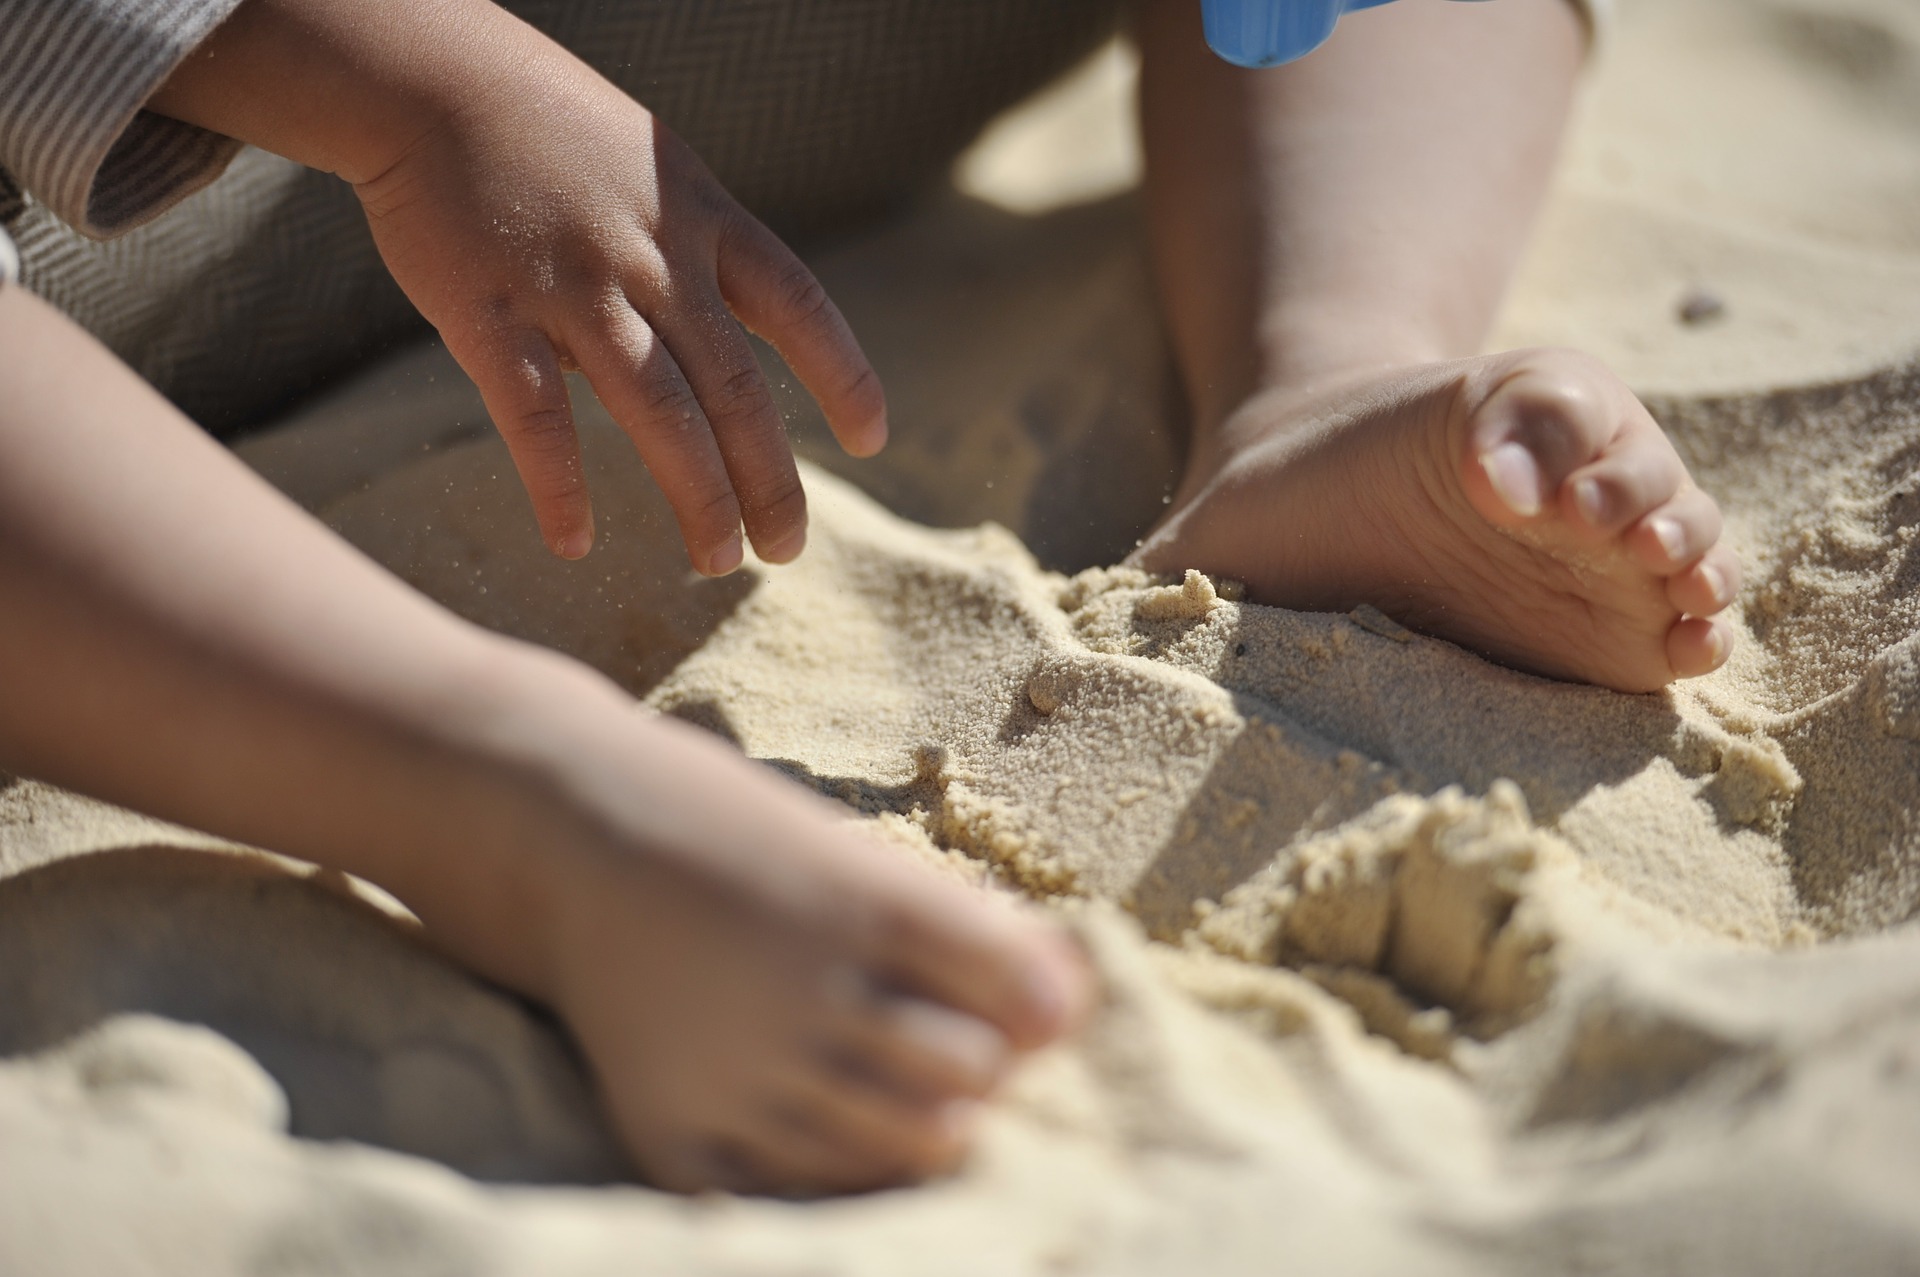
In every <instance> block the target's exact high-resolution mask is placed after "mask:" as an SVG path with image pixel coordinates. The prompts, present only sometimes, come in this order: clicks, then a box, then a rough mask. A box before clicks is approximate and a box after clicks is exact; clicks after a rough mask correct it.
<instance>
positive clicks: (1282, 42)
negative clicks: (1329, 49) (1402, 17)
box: [1200, 0, 1389, 67]
mask: <svg viewBox="0 0 1920 1277" xmlns="http://www.w3.org/2000/svg"><path fill="white" fill-rule="evenodd" d="M1387 3H1389V0H1200V10H1201V15H1202V18H1203V19H1204V22H1205V26H1206V32H1207V44H1208V45H1209V46H1211V47H1212V49H1213V51H1214V52H1215V53H1217V54H1219V55H1220V56H1221V57H1223V58H1225V59H1226V60H1227V61H1229V62H1231V63H1233V64H1234V65H1235V66H1242V67H1271V66H1279V65H1280V64H1281V63H1282V62H1292V61H1293V60H1294V59H1295V58H1304V57H1306V56H1307V55H1308V54H1309V53H1312V52H1313V51H1314V50H1315V49H1317V48H1319V47H1320V46H1321V45H1323V44H1325V43H1326V42H1327V37H1328V36H1330V35H1332V34H1333V26H1334V23H1336V22H1338V21H1340V15H1341V14H1343V13H1347V12H1350V11H1352V10H1354V9H1371V8H1373V7H1374V6H1375V5H1379V4H1387Z"/></svg>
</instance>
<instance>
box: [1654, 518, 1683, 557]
mask: <svg viewBox="0 0 1920 1277" xmlns="http://www.w3.org/2000/svg"><path fill="white" fill-rule="evenodd" d="M1647 526H1648V527H1650V528H1652V529H1653V539H1654V540H1656V541H1658V542H1659V543H1660V548H1661V549H1662V550H1664V551H1665V552H1666V555H1667V559H1668V561H1669V562H1673V563H1678V562H1679V561H1680V558H1681V556H1682V555H1684V554H1685V553H1686V552H1687V534H1686V530H1685V529H1684V528H1682V527H1681V526H1680V524H1679V523H1678V522H1677V521H1676V520H1673V519H1669V518H1666V517H1664V516H1662V517H1661V518H1657V519H1653V520H1650V521H1649V522H1648V524H1647Z"/></svg>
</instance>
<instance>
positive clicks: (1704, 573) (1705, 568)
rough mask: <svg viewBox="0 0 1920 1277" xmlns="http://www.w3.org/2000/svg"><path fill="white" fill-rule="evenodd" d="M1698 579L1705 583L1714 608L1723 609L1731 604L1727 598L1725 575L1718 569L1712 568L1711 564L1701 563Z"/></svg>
mask: <svg viewBox="0 0 1920 1277" xmlns="http://www.w3.org/2000/svg"><path fill="white" fill-rule="evenodd" d="M1700 579H1701V580H1702V581H1704V582H1706V586H1707V595H1708V597H1709V598H1711V599H1712V600H1713V601H1714V603H1715V605H1716V606H1719V607H1725V606H1726V605H1727V604H1729V603H1731V602H1733V600H1732V599H1730V598H1728V597H1727V578H1726V574H1725V573H1723V572H1721V571H1720V569H1719V568H1716V567H1714V566H1713V565H1712V564H1711V563H1702V564H1701V565H1700Z"/></svg>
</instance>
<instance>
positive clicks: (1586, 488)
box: [1573, 478, 1607, 528]
mask: <svg viewBox="0 0 1920 1277" xmlns="http://www.w3.org/2000/svg"><path fill="white" fill-rule="evenodd" d="M1573 504H1574V507H1575V508H1576V509H1578V510H1579V511H1580V517H1581V518H1583V519H1585V520H1586V521H1587V523H1588V524H1589V525H1590V526H1592V527H1596V528H1598V527H1601V526H1603V525H1604V520H1605V519H1606V517H1607V494H1606V492H1605V490H1603V489H1602V488H1601V487H1600V481H1599V480H1598V479H1593V478H1587V479H1579V480H1576V481H1575V482H1574V485H1573Z"/></svg>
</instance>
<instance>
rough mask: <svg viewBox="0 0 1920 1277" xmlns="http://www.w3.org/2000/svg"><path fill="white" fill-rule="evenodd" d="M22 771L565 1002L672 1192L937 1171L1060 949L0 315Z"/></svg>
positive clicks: (2, 641) (9, 588)
mask: <svg viewBox="0 0 1920 1277" xmlns="http://www.w3.org/2000/svg"><path fill="white" fill-rule="evenodd" d="M0 767H4V768H7V769H9V770H19V771H21V772H24V773H27V774H31V775H35V776H38V777H42V778H44V779H47V780H50V781H54V782H56V783H59V784H64V785H68V786H71V787H72V788H75V789H79V790H82V791H84V792H88V793H92V794H96V795H99V796H101V797H104V798H107V799H110V800H113V801H117V802H121V803H125V804H127V805H130V806H134V807H138V808H141V809H143V810H146V811H149V812H152V813H154V814H156V815H160V816H163V817H167V818H170V819H174V820H179V821H182V822H185V823H188V824H192V825H196V826H198V827H201V828H204V829H207V830H211V831H214V832H217V833H222V834H226V835H229V836H232V837H235V838H239V839H243V840H246V841H249V842H254V843H257V844H259V845H262V846H265V847H270V848H273V849H275V850H279V851H284V852H288V853H291V854H293V855H297V856H303V857H306V858H308V859H311V860H314V861H317V862H320V863H322V864H327V865H332V866H335V867H337V868H340V869H343V870H347V871H349V872H352V873H356V874H359V875H361V876H363V877H366V878H368V879H371V880H373V881H375V882H378V883H380V884H382V885H383V886H385V887H387V888H388V889H389V890H391V891H392V892H393V893H394V894H395V895H397V896H398V897H400V898H401V899H402V900H404V901H406V902H407V903H408V904H409V905H410V906H412V907H413V909H414V910H415V911H416V912H417V913H418V914H419V915H420V917H421V918H422V920H423V921H424V922H425V923H426V926H427V928H428V932H429V934H430V935H432V936H433V937H435V938H436V939H437V940H438V942H439V943H440V944H442V945H443V946H444V947H445V948H447V949H448V950H449V951H450V952H452V953H453V954H454V955H455V956H456V957H459V958H460V959H462V960H464V961H465V962H467V963H469V964H471V965H472V966H473V967H475V968H476V969H478V970H479V971H481V972H482V973H484V974H486V975H488V976H490V977H492V978H494V979H497V980H500V981H501V982H503V983H505V984H508V985H511V986H513V987H515V988H517V989H520V990H522V991H524V992H526V993H528V994H531V995H533V996H536V997H539V998H542V999H545V1000H547V1001H548V1002H550V1003H551V1004H552V1005H553V1006H555V1007H556V1008H557V1009H558V1010H559V1011H560V1012H561V1013H562V1014H563V1015H565V1017H566V1018H567V1020H568V1022H569V1024H570V1025H572V1027H573V1028H574V1030H575V1032H576V1033H577V1034H578V1035H579V1037H580V1040H581V1041H582V1043H583V1044H584V1046H585V1047H586V1050H587V1054H588V1056H589V1057H590V1059H591V1060H592V1063H593V1065H594V1068H595V1071H596V1072H597V1074H598V1076H599V1079H600V1082H601V1085H602V1088H603V1090H604V1092H605V1094H606V1097H607V1099H608V1102H609V1105H610V1107H611V1109H612V1111H613V1115H614V1117H615V1119H616V1122H617V1123H618V1125H619V1127H620V1130H621V1132H622V1133H623V1134H624V1135H625V1136H626V1138H627V1142H628V1145H629V1147H630V1148H631V1150H632V1151H633V1153H634V1154H635V1156H636V1158H637V1159H638V1161H639V1163H640V1164H641V1166H642V1167H643V1168H645V1169H646V1170H647V1171H648V1172H650V1173H651V1174H652V1175H653V1176H654V1177H655V1178H657V1179H658V1180H659V1181H660V1182H662V1183H665V1184H669V1185H672V1186H675V1187H685V1188H697V1187H701V1186H705V1185H715V1184H720V1185H728V1186H735V1187H747V1188H752V1187H784V1188H808V1187H818V1188H842V1187H859V1186H864V1185H870V1184H876V1183H882V1182H886V1181H888V1180H891V1179H895V1178H899V1177H902V1176H906V1175H912V1174H917V1173H924V1172H926V1171H928V1170H931V1169H935V1168H937V1167H939V1166H941V1165H944V1164H945V1163H946V1162H947V1161H949V1160H950V1159H951V1158H952V1157H954V1156H955V1155H956V1153H957V1152H958V1150H959V1149H960V1148H961V1147H962V1144H963V1142H964V1139H963V1127H964V1123H963V1121H961V1120H960V1119H961V1118H962V1117H963V1115H964V1111H965V1106H966V1104H967V1102H968V1101H970V1100H971V1099H972V1098H973V1097H975V1096H978V1095H980V1094H982V1093H983V1092H984V1091H986V1090H987V1089H988V1088H989V1087H991V1085H992V1084H993V1083H994V1081H995V1080H996V1078H997V1076H998V1075H999V1073H1000V1071H1001V1069H1002V1068H1003V1067H1004V1065H1005V1062H1006V1060H1007V1057H1008V1055H1009V1053H1010V1050H1012V1049H1018V1048H1021V1047H1028V1046H1033V1045H1036V1044H1038V1043H1040V1042H1042V1041H1044V1040H1047V1039H1050V1038H1052V1037H1054V1036H1056V1035H1057V1034H1059V1033H1060V1032H1062V1031H1063V1030H1064V1029H1065V1028H1067V1027H1068V1024H1069V1022H1070V1021H1071V1020H1072V1019H1073V1018H1074V1015H1075V1007H1076V1005H1077V1004H1078V1002H1079V1000H1080V998H1081V996H1082V983H1083V981H1082V977H1081V973H1080V971H1079V969H1078V967H1077V964H1076V962H1075V960H1074V959H1073V957H1072V956H1071V953H1070V951H1069V950H1067V949H1066V948H1065V947H1064V944H1063V942H1062V941H1061V940H1060V939H1059V937H1058V936H1056V935H1054V934H1052V933H1051V932H1050V930H1049V929H1047V928H1045V927H1043V926H1041V925H1038V924H1036V923H1035V922H1034V921H1033V920H1031V919H1029V918H1025V917H1022V916H1019V915H1017V914H1015V913H1013V912H1012V911H1011V910H1007V909H1002V908H999V907H997V906H995V905H994V904H993V903H991V902H989V901H988V900H986V899H985V898H984V897H982V896H980V895H979V894H978V893H975V892H972V891H968V890H965V889H963V888H960V887H958V886H955V885H953V884H950V883H947V882H944V881H941V880H939V879H937V878H934V877H933V876H931V875H927V874H924V873H922V872H919V871H917V870H915V869H913V868H912V867H910V866H908V865H907V864H905V863H904V862H902V861H901V860H899V859H898V858H897V857H894V856H891V855H888V854H886V853H885V852H883V851H880V850H878V849H876V848H875V847H873V846H871V845H869V844H868V843H866V842H865V841H864V840H863V839H862V838H861V837H860V836H859V835H858V834H857V832H856V831H854V830H852V829H851V828H849V827H848V825H847V824H846V823H845V822H844V820H841V819H837V818H836V817H835V815H834V814H833V812H832V810H831V809H830V808H828V807H826V806H825V805H824V804H820V803H818V802H817V801H816V800H814V799H812V798H811V797H809V796H808V795H806V794H804V793H803V792H801V791H799V790H798V789H795V788H794V787H792V786H790V785H788V784H786V783H785V782H783V781H781V780H779V779H777V778H776V777H774V776H773V775H772V774H770V773H768V772H767V771H765V770H764V769H761V768H759V767H756V766H754V765H752V764H750V763H748V762H746V761H745V760H743V759H741V758H740V757H739V756H738V755H737V754H734V753H732V752H730V751H728V750H727V749H726V748H725V747H723V746H722V745H720V744H719V743H718V742H716V741H713V740H712V739H711V738H709V737H707V736H705V735H704V734H702V733H700V732H698V731H696V730H694V729H692V728H688V727H684V726H682V725H679V724H675V723H671V722H668V721H665V720H661V719H659V718H656V717H654V716H651V715H648V714H645V713H643V712H642V711H641V710H639V709H638V708H636V707H635V706H634V704H633V702H632V701H631V700H630V699H629V698H627V697H626V696H625V695H624V694H622V693H621V692H619V691H618V690H617V689H615V688H614V687H613V686H612V685H611V684H609V683H607V682H605V681H604V680H603V679H601V678H600V677H599V676H597V675H595V674H593V673H592V672H591V671H589V670H587V669H586V668H585V667H584V666H580V665H577V664H575V663H573V662H571V661H567V660H565V659H563V658H561V657H559V656H556V655H554V654H553V653H550V652H546V651H543V650H541V649H537V648H532V647H527V646H524V645H521V644H517V643H512V642H509V641H508V640H505V639H502V638H499V637H497V636H494V635H490V634H487V633H485V632H484V631H481V630H478V629H476V628H474V627H471V626H468V625H466V624H464V623H462V622H460V621H458V620H456V619H455V618H453V617H452V616H451V615H449V614H447V613H445V612H443V611H441V610H440V609H438V608H436V607H434V606H433V605H432V604H431V603H429V602H427V601H426V600H425V599H423V598H422V597H420V596H419V595H417V594H415V593H413V592H412V591H411V590H409V589H407V588H406V587H405V586H404V585H402V584H401V583H400V582H399V581H397V580H395V579H394V578H392V577H390V576H388V575H386V574H385V573H383V572H381V571H379V570H378V569H377V568H375V567H374V566H373V565H372V564H370V563H368V562H367V561H366V560H364V559H362V558H360V557H359V556H358V555H357V554H355V553H354V552H353V551H351V550H350V549H349V548H348V547H346V546H345V545H344V544H342V543H341V542H340V541H338V540H337V539H335V538H334V537H332V536H330V535H328V533H327V532H326V531H325V530H324V529H323V528H321V527H320V526H319V525H318V524H317V523H314V522H313V521H312V520H310V519H308V518H307V517H306V516H305V515H303V514H301V513H300V512H299V511H298V510H296V509H295V508H294V507H293V506H292V505H291V504H290V503H288V502H287V501H286V500H285V499H284V498H282V497H281V496H280V495H279V494H277V493H275V492H274V491H273V490H272V489H270V488H269V487H267V486H266V484H264V483H263V482H262V481H260V480H259V479H258V478H257V477H255V476H254V475H253V474H251V473H250V472H249V471H247V470H246V468H245V467H244V466H242V465H241V464H240V463H239V462H238V461H236V460H235V459H234V458H233V457H232V456H230V455H229V454H227V453H226V452H225V451H224V450H222V449H221V448H220V447H219V445H217V444H215V443H214V442H213V441H211V440H210V439H208V438H207V437H206V436H205V435H204V434H202V433H201V432H200V431H199V430H198V429H197V428H196V427H195V426H193V425H192V424H191V423H190V422H188V421H187V420H186V419H185V418H184V417H182V416H180V414H179V413H178V412H176V411H174V410H173V409H172V408H171V406H169V405H168V404H167V403H166V402H165V401H164V400H162V399H161V398H160V397H159V396H158V395H157V394H155V393H154V392H153V391H152V390H151V389H150V388H148V387H147V386H145V385H144V384H142V383H141V382H140V381H139V380H138V379H137V378H136V377H135V376H134V375H133V374H132V372H131V371H130V370H128V369H127V368H125V367H124V366H122V365H120V364H118V363H117V362H115V361H114V360H113V359H112V357H111V356H110V355H108V354H107V353H106V351H105V350H104V349H102V348H101V347H99V346H98V345H97V344H95V343H94V342H93V341H92V340H91V339H89V338H87V337H86V336H85V335H84V334H83V333H81V332H80V331H79V330H78V329H76V328H74V327H73V325H72V324H71V323H69V322H68V321H67V320H65V319H64V318H63V317H61V316H60V315H58V314H57V313H56V312H54V311H53V310H52V309H51V307H49V306H47V305H46V304H44V303H43V302H41V301H39V300H38V299H37V298H35V297H33V296H32V295H31V294H29V293H27V292H26V291H25V290H23V289H19V288H6V289H0Z"/></svg>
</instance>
